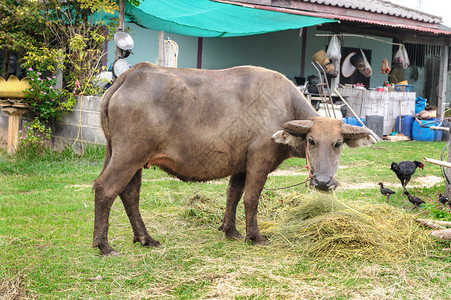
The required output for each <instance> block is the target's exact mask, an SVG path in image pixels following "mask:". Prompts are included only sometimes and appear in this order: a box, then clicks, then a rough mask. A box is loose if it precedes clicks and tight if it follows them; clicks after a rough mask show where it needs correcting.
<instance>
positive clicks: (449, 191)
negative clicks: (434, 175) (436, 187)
mask: <svg viewBox="0 0 451 300" xmlns="http://www.w3.org/2000/svg"><path fill="white" fill-rule="evenodd" d="M448 162H449V163H451V147H448ZM444 171H445V174H446V176H447V177H448V179H449V180H451V168H445V169H444ZM445 196H446V197H448V198H451V185H450V184H449V183H448V182H447V181H446V180H445Z"/></svg>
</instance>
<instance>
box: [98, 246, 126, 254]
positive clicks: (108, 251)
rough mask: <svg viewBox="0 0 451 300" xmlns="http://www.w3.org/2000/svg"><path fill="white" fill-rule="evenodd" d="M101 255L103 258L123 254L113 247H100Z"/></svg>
mask: <svg viewBox="0 0 451 300" xmlns="http://www.w3.org/2000/svg"><path fill="white" fill-rule="evenodd" d="M99 249H100V253H101V254H102V255H103V256H120V255H121V253H120V252H118V251H116V250H114V249H113V248H112V247H111V246H106V247H101V246H99Z"/></svg>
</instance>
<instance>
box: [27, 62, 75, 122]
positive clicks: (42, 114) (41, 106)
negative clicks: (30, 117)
mask: <svg viewBox="0 0 451 300" xmlns="http://www.w3.org/2000/svg"><path fill="white" fill-rule="evenodd" d="M27 77H28V78H29V79H30V86H31V87H30V88H29V89H27V90H26V92H25V94H26V98H25V102H27V103H28V105H29V106H30V108H31V109H32V110H33V111H34V112H35V113H36V116H37V117H38V119H40V120H41V121H43V122H46V123H47V122H49V121H50V120H51V119H59V118H61V114H62V112H63V111H64V110H67V109H70V108H71V107H72V105H73V103H71V102H70V101H69V102H65V101H64V99H63V97H62V94H61V91H58V90H57V89H56V77H55V75H53V76H49V77H47V78H45V77H44V76H43V74H42V73H41V72H38V71H34V70H33V69H32V68H29V69H28V70H27Z"/></svg>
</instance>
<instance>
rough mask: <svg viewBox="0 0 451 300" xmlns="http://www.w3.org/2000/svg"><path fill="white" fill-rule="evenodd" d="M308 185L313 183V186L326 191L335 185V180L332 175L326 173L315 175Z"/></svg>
mask: <svg viewBox="0 0 451 300" xmlns="http://www.w3.org/2000/svg"><path fill="white" fill-rule="evenodd" d="M310 185H313V186H314V187H315V188H317V189H319V190H322V191H328V190H330V189H334V188H336V186H337V183H336V182H335V180H333V178H332V177H330V176H326V175H317V176H314V178H313V179H312V180H311V182H310Z"/></svg>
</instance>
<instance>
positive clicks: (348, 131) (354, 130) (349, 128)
mask: <svg viewBox="0 0 451 300" xmlns="http://www.w3.org/2000/svg"><path fill="white" fill-rule="evenodd" d="M341 132H342V134H343V138H345V139H348V140H357V139H361V138H363V137H366V136H368V135H370V134H371V132H370V131H369V130H368V129H366V128H363V127H358V126H353V125H349V124H343V125H342V126H341Z"/></svg>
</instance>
